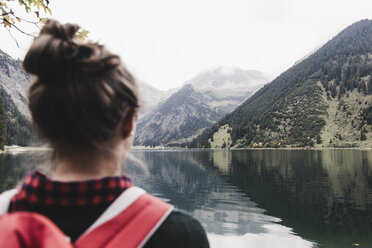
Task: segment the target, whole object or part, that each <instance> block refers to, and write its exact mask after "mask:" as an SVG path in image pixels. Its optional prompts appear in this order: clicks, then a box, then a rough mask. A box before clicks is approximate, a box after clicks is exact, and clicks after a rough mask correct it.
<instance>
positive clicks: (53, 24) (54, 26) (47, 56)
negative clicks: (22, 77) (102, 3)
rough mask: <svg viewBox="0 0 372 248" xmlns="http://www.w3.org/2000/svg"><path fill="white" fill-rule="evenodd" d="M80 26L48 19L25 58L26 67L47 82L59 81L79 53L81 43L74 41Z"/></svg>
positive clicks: (24, 65)
mask: <svg viewBox="0 0 372 248" xmlns="http://www.w3.org/2000/svg"><path fill="white" fill-rule="evenodd" d="M79 28H80V27H79V25H77V24H70V23H67V24H63V25H62V24H60V23H59V22H57V21H55V20H51V19H48V20H47V21H46V22H45V24H44V26H43V28H42V29H41V31H40V34H39V36H38V37H36V38H35V40H34V42H33V43H32V44H31V47H30V49H29V50H28V52H27V54H26V56H25V58H24V61H23V67H24V69H25V70H26V71H27V72H29V73H31V74H33V75H36V76H38V77H39V78H41V79H43V80H41V81H40V82H43V83H45V84H50V83H54V82H57V81H59V80H60V78H61V74H62V75H63V74H64V73H65V72H66V70H69V69H70V68H71V67H72V66H74V64H75V63H74V61H76V59H77V56H78V54H79V45H78V44H76V43H75V42H74V41H73V37H74V35H75V33H76V32H77V31H78V30H79Z"/></svg>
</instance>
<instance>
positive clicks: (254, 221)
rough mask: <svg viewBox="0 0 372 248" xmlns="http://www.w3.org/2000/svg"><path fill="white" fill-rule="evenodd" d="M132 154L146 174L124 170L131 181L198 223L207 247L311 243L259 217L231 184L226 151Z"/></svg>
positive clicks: (262, 213) (274, 221)
mask: <svg viewBox="0 0 372 248" xmlns="http://www.w3.org/2000/svg"><path fill="white" fill-rule="evenodd" d="M135 154H136V156H137V157H139V158H141V159H142V160H143V161H145V162H146V164H147V165H148V168H149V171H150V175H151V176H150V177H149V178H144V177H142V176H141V173H133V169H132V168H130V171H132V178H133V179H134V181H135V183H136V184H137V185H140V186H141V187H143V188H145V189H146V190H147V191H149V192H152V193H154V194H156V195H158V196H160V197H163V198H166V199H169V200H170V202H171V203H172V204H174V205H175V206H176V207H177V208H179V209H182V210H186V211H188V212H189V213H191V214H192V215H193V216H195V217H196V218H197V219H199V220H200V221H201V222H202V223H203V225H204V227H205V228H206V230H207V232H208V233H209V238H210V242H211V244H212V247H247V246H248V245H250V246H249V247H312V243H311V242H309V241H306V240H303V239H302V238H300V237H298V236H295V235H294V234H293V232H292V230H291V229H290V228H287V227H285V226H283V225H280V224H278V222H280V219H279V218H276V217H272V216H269V215H267V214H265V210H264V209H262V208H258V207H257V206H256V203H254V202H253V201H251V200H250V199H249V197H247V195H246V193H245V192H242V191H241V190H240V189H239V188H238V187H237V186H235V185H234V184H233V183H231V180H230V178H229V176H228V175H229V171H230V169H231V166H230V162H231V154H230V153H226V152H223V151H220V152H210V151H168V152H164V151H158V152H156V151H155V152H154V151H142V152H141V151H136V153H135ZM221 168H222V169H221ZM220 169H221V171H222V172H223V173H221V172H220V171H219V170H220ZM160 182H161V183H160ZM288 245H289V246H288Z"/></svg>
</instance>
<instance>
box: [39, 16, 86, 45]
mask: <svg viewBox="0 0 372 248" xmlns="http://www.w3.org/2000/svg"><path fill="white" fill-rule="evenodd" d="M79 29H80V26H79V25H77V24H71V23H67V24H63V25H62V24H61V23H59V22H57V21H55V20H52V19H47V20H46V22H45V24H44V26H43V28H42V29H41V31H40V35H43V34H50V35H52V36H54V37H55V38H57V39H61V40H65V41H72V39H73V37H74V35H75V34H76V32H77V31H78V30H79Z"/></svg>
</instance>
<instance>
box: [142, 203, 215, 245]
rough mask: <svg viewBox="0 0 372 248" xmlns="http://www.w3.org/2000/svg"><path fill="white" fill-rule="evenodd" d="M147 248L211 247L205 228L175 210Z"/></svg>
mask: <svg viewBox="0 0 372 248" xmlns="http://www.w3.org/2000/svg"><path fill="white" fill-rule="evenodd" d="M145 247H180V248H182V247H196V248H198V247H200V248H207V247H209V243H208V238H207V235H206V233H205V231H204V228H203V227H202V225H201V224H200V222H199V221H198V220H196V219H195V218H193V217H191V216H190V215H189V214H186V213H184V212H182V211H177V210H174V211H173V212H172V213H171V214H170V215H169V216H168V217H167V219H166V220H165V221H164V222H163V224H162V225H161V226H160V227H159V229H158V230H157V231H156V232H155V234H154V235H153V236H152V237H151V238H150V240H149V241H148V242H147V243H146V245H145Z"/></svg>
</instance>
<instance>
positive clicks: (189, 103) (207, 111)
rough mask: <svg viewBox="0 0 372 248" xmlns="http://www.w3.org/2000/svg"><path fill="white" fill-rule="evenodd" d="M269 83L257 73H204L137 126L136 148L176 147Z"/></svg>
mask: <svg viewBox="0 0 372 248" xmlns="http://www.w3.org/2000/svg"><path fill="white" fill-rule="evenodd" d="M268 81H269V77H268V76H266V75H265V74H264V73H262V72H258V71H245V70H241V69H239V68H234V67H215V68H210V69H208V70H204V71H202V72H201V73H199V74H198V75H197V76H196V77H194V78H192V79H191V80H188V81H186V82H185V83H184V84H183V86H182V88H181V89H180V90H178V91H176V92H175V93H174V94H172V95H171V96H169V97H168V98H166V99H165V100H163V101H162V102H160V103H159V105H158V106H157V107H156V108H154V109H153V110H152V111H151V112H150V113H148V114H147V115H145V116H144V117H142V118H141V119H140V120H139V122H138V124H137V131H136V132H137V133H136V137H135V144H136V145H145V146H157V145H176V144H178V145H180V144H183V143H185V142H187V141H191V139H192V138H193V137H195V136H196V135H198V134H200V133H201V131H202V130H203V129H204V128H206V127H209V126H211V125H212V124H214V123H215V122H216V121H218V120H219V119H220V118H222V117H223V116H224V115H226V114H227V113H229V112H231V111H232V110H233V109H234V108H236V107H237V106H238V105H239V104H241V103H242V102H243V101H244V100H246V99H247V98H249V97H250V96H251V95H252V94H253V93H254V92H255V91H257V90H258V89H259V88H260V87H262V86H263V85H264V84H265V83H267V82H268Z"/></svg>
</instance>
